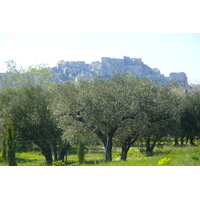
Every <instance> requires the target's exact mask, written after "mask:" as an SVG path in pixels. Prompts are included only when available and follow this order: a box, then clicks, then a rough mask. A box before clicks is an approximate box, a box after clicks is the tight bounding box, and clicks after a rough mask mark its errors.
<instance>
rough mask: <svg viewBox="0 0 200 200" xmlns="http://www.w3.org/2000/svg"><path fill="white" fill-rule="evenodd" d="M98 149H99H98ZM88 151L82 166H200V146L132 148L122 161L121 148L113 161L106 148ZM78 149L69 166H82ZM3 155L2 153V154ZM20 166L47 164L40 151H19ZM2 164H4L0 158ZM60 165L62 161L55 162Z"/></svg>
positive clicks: (71, 157)
mask: <svg viewBox="0 0 200 200" xmlns="http://www.w3.org/2000/svg"><path fill="white" fill-rule="evenodd" d="M97 150H98V151H97ZM97 150H96V151H95V150H94V149H93V151H88V152H87V153H86V155H85V162H84V164H82V165H81V166H158V164H159V165H164V166H200V146H199V145H198V146H189V145H188V146H184V147H173V146H164V147H162V148H158V147H156V148H155V150H154V155H152V156H147V155H146V154H145V153H144V152H143V151H142V149H139V148H135V147H133V148H131V149H130V150H129V152H128V155H127V161H123V162H122V161H120V149H119V148H114V149H113V161H112V162H104V150H103V149H102V150H99V149H97ZM75 152H76V151H74V152H73V153H70V152H69V154H70V155H68V156H67V165H68V166H80V165H79V163H78V158H77V155H76V154H75ZM0 156H1V155H0ZM16 158H17V164H18V166H45V158H44V156H43V155H42V154H41V152H38V151H28V152H23V153H17V154H16ZM0 165H1V166H2V165H4V163H3V161H2V160H1V159H0ZM54 165H60V162H57V163H54Z"/></svg>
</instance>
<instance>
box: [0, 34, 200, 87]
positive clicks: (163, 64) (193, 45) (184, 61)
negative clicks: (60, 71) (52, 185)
mask: <svg viewBox="0 0 200 200" xmlns="http://www.w3.org/2000/svg"><path fill="white" fill-rule="evenodd" d="M123 56H129V57H132V58H142V60H143V62H144V63H145V64H147V65H148V66H149V67H151V68H158V69H159V70H160V71H161V73H162V74H164V75H165V76H169V73H170V72H185V73H187V76H188V79H189V82H192V83H196V82H200V34H198V33H196V34H189V33H185V34H178V33H173V34H172V33H166V34H164V33H160V34H158V33H157V34H153V33H150V34H148V33H143V34H139V33H127V34H126V33H118V34H117V33H107V34H106V33H101V34H97V33H90V34H86V33H82V34H81V33H77V34H72V33H65V34H64V33H63V34H56V33H54V34H47V33H43V34H30V33H27V34H20V33H16V34H14V33H12V34H6V33H5V34H4V33H1V34H0V71H5V69H6V65H5V61H6V60H9V59H12V60H14V61H15V62H16V63H17V66H19V67H20V66H22V67H26V66H29V65H32V64H40V63H48V64H49V66H50V67H54V66H55V65H56V63H57V62H58V61H59V60H65V61H86V63H90V62H92V61H97V60H99V61H100V60H101V57H112V58H123Z"/></svg>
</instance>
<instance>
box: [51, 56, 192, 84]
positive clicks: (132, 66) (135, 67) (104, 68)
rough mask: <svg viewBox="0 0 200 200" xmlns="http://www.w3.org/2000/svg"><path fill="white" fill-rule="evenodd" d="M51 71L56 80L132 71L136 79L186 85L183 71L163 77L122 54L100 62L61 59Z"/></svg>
mask: <svg viewBox="0 0 200 200" xmlns="http://www.w3.org/2000/svg"><path fill="white" fill-rule="evenodd" d="M52 72H53V73H55V74H56V77H57V80H59V81H66V80H76V79H79V78H81V77H82V78H87V79H89V78H92V76H93V75H98V76H101V77H104V78H111V77H112V75H113V74H114V73H117V72H122V73H125V74H128V73H133V74H135V75H136V76H137V78H138V79H140V78H142V77H149V78H151V79H152V80H153V81H154V82H155V83H156V84H158V83H163V84H164V85H167V84H168V83H169V81H170V80H172V79H174V80H175V81H177V82H178V84H179V85H181V86H186V87H187V86H188V81H187V76H186V74H185V73H184V72H180V73H171V74H170V76H169V77H165V76H164V75H163V74H161V73H160V70H159V69H157V68H150V67H149V66H148V65H146V64H144V63H143V62H142V59H141V58H130V57H126V56H124V58H123V59H116V58H109V57H103V58H101V62H99V61H97V62H92V63H91V64H86V63H85V62H84V61H77V62H74V61H70V62H68V61H64V60H61V61H59V62H58V64H57V65H56V66H55V67H53V68H52Z"/></svg>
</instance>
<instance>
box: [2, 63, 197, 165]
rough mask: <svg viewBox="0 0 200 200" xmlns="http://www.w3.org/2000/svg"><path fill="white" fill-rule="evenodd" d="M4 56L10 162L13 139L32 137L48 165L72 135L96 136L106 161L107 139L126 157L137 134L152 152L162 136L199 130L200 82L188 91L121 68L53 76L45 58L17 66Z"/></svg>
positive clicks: (180, 140)
mask: <svg viewBox="0 0 200 200" xmlns="http://www.w3.org/2000/svg"><path fill="white" fill-rule="evenodd" d="M7 64H8V72H7V74H6V75H4V76H2V77H1V79H0V86H1V87H0V139H1V142H2V158H3V159H4V160H5V161H6V162H7V163H10V165H16V162H15V155H14V154H13V152H14V151H15V147H14V146H12V145H11V143H12V142H14V141H23V140H32V141H33V142H34V143H35V145H37V146H38V147H39V148H40V149H41V152H42V154H43V155H44V157H45V159H46V161H47V164H49V165H51V164H52V162H53V161H56V160H62V161H63V162H64V156H65V154H66V152H67V150H68V149H69V148H70V147H71V145H73V144H77V141H79V143H80V141H81V144H82V143H90V142H91V141H90V140H95V141H98V142H100V143H102V144H103V146H104V148H105V161H112V147H113V145H115V146H118V147H120V148H121V160H122V161H125V160H126V159H127V153H128V151H129V149H130V147H131V146H132V145H134V143H136V142H138V141H139V142H140V143H143V144H145V147H146V148H145V149H146V153H147V154H152V153H153V150H154V147H155V146H156V144H157V143H159V142H160V141H161V140H163V139H165V138H170V139H171V140H174V144H175V145H183V144H184V141H185V139H186V142H188V141H189V142H190V144H191V145H194V144H195V143H194V140H195V137H199V133H200V90H199V89H196V90H195V91H192V93H190V92H188V91H187V89H186V88H180V87H178V86H177V85H175V84H174V83H171V84H170V85H168V86H163V85H155V84H154V83H153V82H152V81H151V80H150V79H148V78H144V79H142V80H140V81H138V80H137V79H136V77H135V76H134V75H132V74H129V75H123V74H120V73H119V74H115V75H114V76H113V77H112V78H111V79H110V80H106V79H103V78H100V77H96V78H95V79H94V80H93V81H89V80H79V81H77V82H73V81H67V82H64V83H55V82H53V77H52V74H51V72H50V71H49V70H48V69H46V68H44V66H39V67H30V68H29V69H28V70H17V69H16V64H15V63H14V62H13V61H8V63H7ZM80 137H82V139H80ZM47 139H51V140H47ZM57 139H60V140H57ZM9 152H10V153H9Z"/></svg>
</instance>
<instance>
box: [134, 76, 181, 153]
mask: <svg viewBox="0 0 200 200" xmlns="http://www.w3.org/2000/svg"><path fill="white" fill-rule="evenodd" d="M140 86H141V88H140V92H139V93H137V94H138V95H137V98H138V102H139V107H140V110H141V111H142V112H143V113H144V115H145V118H144V119H145V120H144V124H145V127H146V128H145V131H144V133H143V139H144V141H145V144H146V152H147V153H150V154H152V153H153V149H154V147H155V145H156V143H157V142H158V141H160V140H161V139H162V138H163V137H164V136H166V135H167V134H169V127H170V126H172V123H171V120H172V119H174V118H176V115H178V113H179V109H178V108H179V104H180V101H179V98H178V96H177V95H176V93H175V92H173V91H172V90H171V89H170V88H168V87H166V86H162V85H155V84H154V83H153V82H152V81H151V80H149V79H144V80H142V81H141V84H140Z"/></svg>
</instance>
